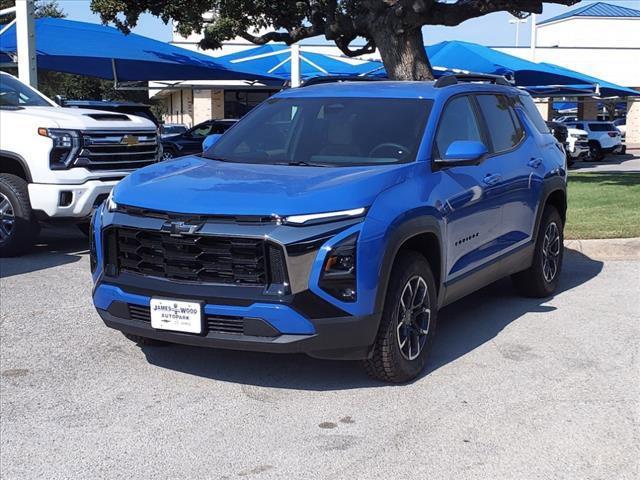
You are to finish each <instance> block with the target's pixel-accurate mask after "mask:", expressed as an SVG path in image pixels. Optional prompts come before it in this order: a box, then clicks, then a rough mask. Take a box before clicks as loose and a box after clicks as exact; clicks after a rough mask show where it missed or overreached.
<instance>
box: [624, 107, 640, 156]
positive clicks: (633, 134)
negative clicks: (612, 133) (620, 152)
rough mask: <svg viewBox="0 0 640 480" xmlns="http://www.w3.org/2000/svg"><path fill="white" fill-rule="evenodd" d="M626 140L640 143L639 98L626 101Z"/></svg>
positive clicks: (628, 142) (630, 142)
mask: <svg viewBox="0 0 640 480" xmlns="http://www.w3.org/2000/svg"><path fill="white" fill-rule="evenodd" d="M626 142H627V145H629V144H632V143H635V144H640V99H637V100H636V101H631V100H630V101H629V102H627V136H626Z"/></svg>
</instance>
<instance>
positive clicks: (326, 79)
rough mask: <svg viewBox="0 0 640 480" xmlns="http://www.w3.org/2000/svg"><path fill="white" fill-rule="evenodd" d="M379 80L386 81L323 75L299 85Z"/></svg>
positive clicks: (372, 80) (377, 80)
mask: <svg viewBox="0 0 640 480" xmlns="http://www.w3.org/2000/svg"><path fill="white" fill-rule="evenodd" d="M380 80H387V79H386V78H378V77H367V76H364V75H363V76H359V75H324V76H321V77H312V78H310V79H308V80H305V81H304V82H302V84H301V85H300V86H301V87H309V86H311V85H321V84H323V83H341V82H379V81H380Z"/></svg>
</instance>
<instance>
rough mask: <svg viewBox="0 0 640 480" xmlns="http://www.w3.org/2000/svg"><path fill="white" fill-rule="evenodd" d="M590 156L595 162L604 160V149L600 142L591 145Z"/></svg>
mask: <svg viewBox="0 0 640 480" xmlns="http://www.w3.org/2000/svg"><path fill="white" fill-rule="evenodd" d="M589 156H590V157H591V161H593V162H599V161H601V160H602V159H603V158H604V153H602V147H601V146H600V144H599V143H598V142H591V143H589Z"/></svg>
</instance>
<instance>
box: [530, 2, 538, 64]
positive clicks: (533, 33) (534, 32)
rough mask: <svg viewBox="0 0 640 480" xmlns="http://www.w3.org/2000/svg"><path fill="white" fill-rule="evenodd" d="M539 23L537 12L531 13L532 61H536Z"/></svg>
mask: <svg viewBox="0 0 640 480" xmlns="http://www.w3.org/2000/svg"><path fill="white" fill-rule="evenodd" d="M537 27H538V26H537V25H536V14H535V13H532V14H531V61H532V62H535V61H536V42H537V33H538V31H537Z"/></svg>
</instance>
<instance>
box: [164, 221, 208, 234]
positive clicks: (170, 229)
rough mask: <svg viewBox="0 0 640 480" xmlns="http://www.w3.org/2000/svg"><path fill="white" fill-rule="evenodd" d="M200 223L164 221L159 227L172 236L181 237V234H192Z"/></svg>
mask: <svg viewBox="0 0 640 480" xmlns="http://www.w3.org/2000/svg"><path fill="white" fill-rule="evenodd" d="M200 227H202V225H198V224H195V225H194V224H192V223H184V222H166V223H165V224H164V225H162V228H161V229H160V230H161V231H163V232H167V233H169V235H171V236H173V237H181V236H182V235H193V234H194V233H196V232H197V231H198V229H199V228H200Z"/></svg>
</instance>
